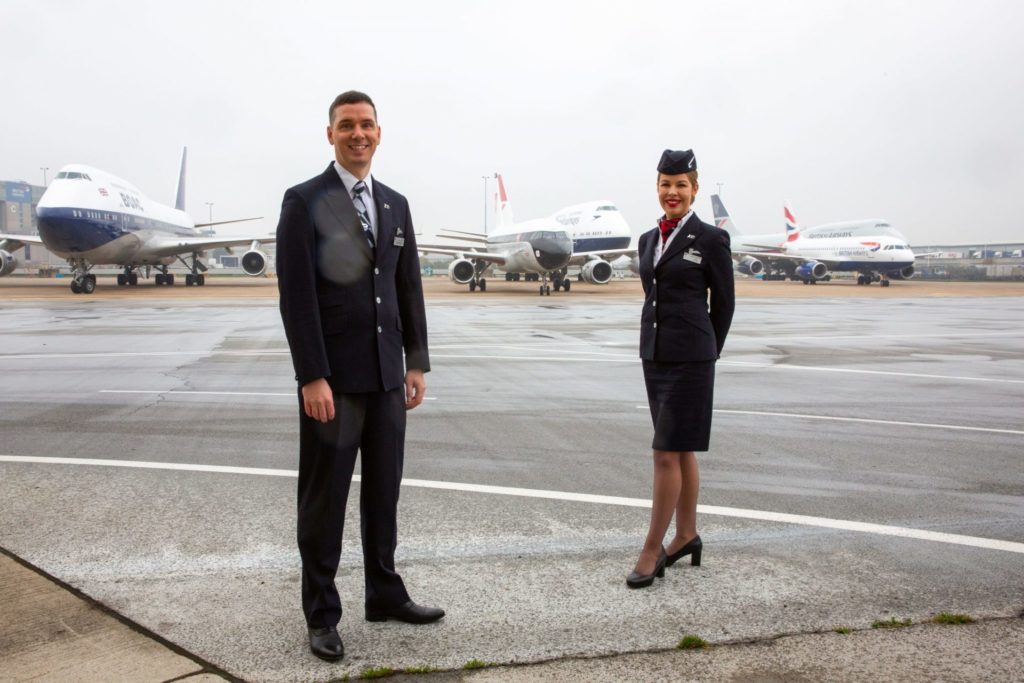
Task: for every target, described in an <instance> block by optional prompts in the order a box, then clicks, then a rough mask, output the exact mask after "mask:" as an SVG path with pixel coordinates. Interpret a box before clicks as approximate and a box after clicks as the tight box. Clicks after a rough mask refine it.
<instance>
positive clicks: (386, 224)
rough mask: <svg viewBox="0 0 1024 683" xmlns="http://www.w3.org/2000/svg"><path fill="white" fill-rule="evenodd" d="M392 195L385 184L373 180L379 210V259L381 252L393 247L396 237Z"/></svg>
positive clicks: (375, 203)
mask: <svg viewBox="0 0 1024 683" xmlns="http://www.w3.org/2000/svg"><path fill="white" fill-rule="evenodd" d="M391 203H392V199H391V195H390V194H389V193H388V190H387V188H386V187H384V185H383V184H381V183H378V182H377V179H376V178H374V180H373V205H374V207H376V209H377V258H380V257H381V250H382V249H387V248H388V247H390V246H391V242H392V241H393V240H394V238H395V237H404V236H403V235H395V223H394V210H393V209H392V208H391Z"/></svg>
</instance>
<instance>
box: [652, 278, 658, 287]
mask: <svg viewBox="0 0 1024 683" xmlns="http://www.w3.org/2000/svg"><path fill="white" fill-rule="evenodd" d="M651 284H652V285H656V284H658V278H656V277H652V278H651Z"/></svg>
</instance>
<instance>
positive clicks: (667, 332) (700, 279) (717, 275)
mask: <svg viewBox="0 0 1024 683" xmlns="http://www.w3.org/2000/svg"><path fill="white" fill-rule="evenodd" d="M676 231H677V232H678V234H677V235H676V236H675V237H674V238H673V239H672V242H671V243H670V244H669V246H668V249H667V250H666V251H665V253H664V254H662V256H661V259H660V260H659V261H658V263H657V265H655V263H654V249H655V247H656V246H657V244H658V241H659V240H660V239H661V232H660V231H659V230H658V228H654V229H653V230H650V231H648V232H645V233H644V234H643V235H641V236H640V241H639V243H638V245H637V246H638V251H639V254H640V281H641V283H643V287H644V308H643V312H642V314H641V316H640V357H641V358H642V359H644V360H651V361H658V362H662V363H680V362H684V361H703V360H715V359H717V358H718V357H719V356H720V355H721V353H722V346H723V345H724V344H725V337H726V335H727V334H728V333H729V326H730V325H731V324H732V314H733V310H734V309H735V307H736V295H735V283H734V280H733V269H732V251H731V248H730V244H729V233H727V232H726V231H725V230H721V229H719V228H716V227H714V226H713V225H708V224H707V223H703V222H701V220H700V219H699V218H697V215H696V214H694V215H692V216H690V219H689V220H688V221H686V223H684V224H682V225H680V226H679V227H677V228H676ZM698 261H699V262H698ZM709 292H710V297H709V294H708V293H709Z"/></svg>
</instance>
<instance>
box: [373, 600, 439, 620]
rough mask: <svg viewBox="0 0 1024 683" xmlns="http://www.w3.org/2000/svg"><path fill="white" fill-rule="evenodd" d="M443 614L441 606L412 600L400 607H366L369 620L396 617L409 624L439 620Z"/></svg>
mask: <svg viewBox="0 0 1024 683" xmlns="http://www.w3.org/2000/svg"><path fill="white" fill-rule="evenodd" d="M443 616H444V610H443V609H441V608H439V607H424V606H422V605H417V604H416V603H415V602H413V601H412V600H410V601H409V602H407V603H405V604H404V605H399V606H398V607H389V608H384V609H372V608H370V607H367V608H366V620H367V621H387V620H388V619H395V620H397V621H404V622H405V623H407V624H429V623H430V622H432V621H437V620H438V619H440V618H441V617H443Z"/></svg>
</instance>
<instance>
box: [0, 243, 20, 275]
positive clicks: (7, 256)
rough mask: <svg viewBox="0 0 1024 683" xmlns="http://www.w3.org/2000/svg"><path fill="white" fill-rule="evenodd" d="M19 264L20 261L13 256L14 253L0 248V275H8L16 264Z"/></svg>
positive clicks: (15, 267) (16, 266)
mask: <svg viewBox="0 0 1024 683" xmlns="http://www.w3.org/2000/svg"><path fill="white" fill-rule="evenodd" d="M20 265H21V261H19V260H18V259H16V258H15V257H14V254H12V253H10V252H7V251H4V250H3V249H0V277H3V276H4V275H10V274H11V273H13V272H14V271H15V270H17V268H18V266H20Z"/></svg>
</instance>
